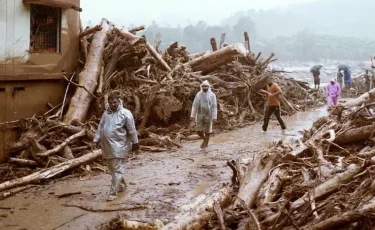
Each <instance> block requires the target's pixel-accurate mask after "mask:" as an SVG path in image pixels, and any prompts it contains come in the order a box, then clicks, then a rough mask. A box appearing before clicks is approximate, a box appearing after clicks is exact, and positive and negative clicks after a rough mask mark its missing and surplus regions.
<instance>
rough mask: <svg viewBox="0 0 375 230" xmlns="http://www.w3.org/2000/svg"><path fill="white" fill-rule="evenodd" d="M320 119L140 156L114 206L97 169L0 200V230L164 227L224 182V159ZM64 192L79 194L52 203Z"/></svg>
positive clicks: (303, 116)
mask: <svg viewBox="0 0 375 230" xmlns="http://www.w3.org/2000/svg"><path fill="white" fill-rule="evenodd" d="M324 115H326V110H325V108H320V109H317V110H312V111H309V112H300V113H297V114H295V115H293V116H291V117H285V118H284V119H285V121H286V123H287V125H288V128H289V130H288V132H287V134H285V135H283V134H282V132H281V129H280V126H279V125H278V124H277V121H276V120H272V122H271V123H270V127H269V130H268V132H267V133H266V134H262V133H261V124H259V123H257V124H255V125H252V126H249V127H246V128H242V129H239V130H236V131H232V132H228V133H221V134H216V135H215V136H214V137H213V138H212V141H211V145H210V147H209V148H208V150H206V151H202V150H199V145H200V142H198V141H196V142H187V143H184V144H183V148H182V149H180V150H178V151H176V152H163V153H146V152H143V153H141V154H140V155H138V156H135V157H131V158H129V159H128V160H127V162H126V168H127V171H126V180H127V183H128V189H127V191H126V192H125V193H123V194H121V195H120V196H119V199H118V200H116V201H113V202H106V201H105V198H106V195H107V192H108V190H109V185H110V176H109V175H108V174H106V173H104V172H102V171H100V170H93V171H92V172H91V173H90V174H88V173H87V174H82V175H77V174H74V175H71V176H66V177H64V178H62V179H58V180H55V181H50V182H47V183H45V184H44V185H38V186H36V187H34V188H30V189H28V190H26V191H24V192H22V193H19V194H16V195H15V196H13V197H10V198H8V199H6V200H3V201H0V229H9V230H10V229H14V230H15V229H17V230H19V229H29V230H31V229H35V230H43V229H76V230H79V229H96V228H102V229H103V227H102V223H105V222H108V221H109V220H111V219H113V218H115V217H117V216H118V215H120V216H127V217H136V218H151V219H160V220H162V221H163V222H169V221H170V220H171V219H172V218H173V217H174V216H175V215H176V214H177V212H178V209H179V207H180V206H181V205H183V204H186V203H188V202H189V201H190V200H191V199H192V198H194V197H196V196H197V195H199V194H201V193H202V192H203V191H205V190H207V189H210V187H212V186H214V185H215V184H218V183H229V181H230V178H231V173H232V172H231V169H230V168H229V167H228V166H226V162H227V161H228V160H231V159H236V158H237V157H239V156H243V155H248V156H251V154H256V152H257V151H259V150H261V149H264V148H267V146H269V145H270V144H272V142H275V141H279V140H280V139H282V140H284V141H291V140H293V139H295V138H298V137H300V131H302V130H303V129H308V128H310V126H311V125H312V122H313V121H314V120H315V119H317V118H319V117H321V116H324ZM104 169H105V167H104ZM67 193H80V194H75V195H71V196H68V197H63V198H57V197H58V196H61V195H63V194H67ZM71 206H81V207H71Z"/></svg>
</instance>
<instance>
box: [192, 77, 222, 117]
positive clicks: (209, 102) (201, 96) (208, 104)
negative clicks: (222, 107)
mask: <svg viewBox="0 0 375 230" xmlns="http://www.w3.org/2000/svg"><path fill="white" fill-rule="evenodd" d="M202 86H208V90H207V92H204V91H203V89H202ZM191 117H195V118H197V119H198V118H200V117H208V118H209V119H211V120H212V119H217V102H216V95H215V94H214V93H213V92H212V91H211V86H210V83H209V82H208V81H207V80H205V81H203V82H202V84H201V90H200V91H199V92H198V93H197V95H196V96H195V99H194V102H193V107H192V109H191Z"/></svg>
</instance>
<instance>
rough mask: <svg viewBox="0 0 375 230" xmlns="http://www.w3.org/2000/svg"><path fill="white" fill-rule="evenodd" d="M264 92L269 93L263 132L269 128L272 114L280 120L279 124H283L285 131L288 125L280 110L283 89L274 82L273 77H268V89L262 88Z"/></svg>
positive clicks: (282, 127)
mask: <svg viewBox="0 0 375 230" xmlns="http://www.w3.org/2000/svg"><path fill="white" fill-rule="evenodd" d="M262 92H264V93H266V94H267V96H268V97H267V104H266V111H265V113H264V120H263V126H262V129H263V133H265V132H267V128H268V122H269V120H270V118H271V116H272V114H275V116H276V118H277V120H278V121H279V124H280V126H281V129H282V130H283V132H285V131H286V126H285V123H284V121H283V119H282V118H281V112H280V96H281V89H280V86H279V85H278V84H276V83H274V82H272V79H270V78H269V79H268V82H267V91H265V90H262Z"/></svg>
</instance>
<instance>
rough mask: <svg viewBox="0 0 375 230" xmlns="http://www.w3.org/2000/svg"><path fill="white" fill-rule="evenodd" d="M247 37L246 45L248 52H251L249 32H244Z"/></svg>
mask: <svg viewBox="0 0 375 230" xmlns="http://www.w3.org/2000/svg"><path fill="white" fill-rule="evenodd" d="M243 34H244V37H245V47H246V50H247V52H248V53H250V54H251V49H250V38H249V34H248V33H247V32H245V33H243Z"/></svg>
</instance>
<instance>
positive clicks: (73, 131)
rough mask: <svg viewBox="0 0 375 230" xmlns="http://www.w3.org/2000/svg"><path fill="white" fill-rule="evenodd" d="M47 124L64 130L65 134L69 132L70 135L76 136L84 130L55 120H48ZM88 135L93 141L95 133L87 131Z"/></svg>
mask: <svg viewBox="0 0 375 230" xmlns="http://www.w3.org/2000/svg"><path fill="white" fill-rule="evenodd" d="M46 123H48V124H51V125H54V127H55V128H62V129H63V131H64V132H67V133H69V134H76V133H79V132H81V131H82V130H83V129H82V128H81V127H77V126H74V125H67V124H64V123H62V122H59V121H54V120H47V121H46ZM86 135H87V137H88V138H89V139H91V140H92V139H93V138H94V133H93V132H92V131H90V130H87V132H86Z"/></svg>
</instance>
